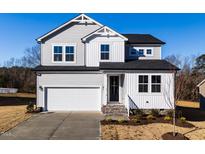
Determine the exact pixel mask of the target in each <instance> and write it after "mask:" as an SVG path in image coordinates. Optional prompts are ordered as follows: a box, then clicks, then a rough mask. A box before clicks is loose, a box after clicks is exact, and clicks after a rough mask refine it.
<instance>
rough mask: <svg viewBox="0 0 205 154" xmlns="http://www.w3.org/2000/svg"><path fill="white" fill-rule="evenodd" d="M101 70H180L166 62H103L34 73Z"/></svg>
mask: <svg viewBox="0 0 205 154" xmlns="http://www.w3.org/2000/svg"><path fill="white" fill-rule="evenodd" d="M99 70H179V68H178V67H176V66H174V65H172V64H171V63H169V62H167V61H166V60H134V61H129V62H125V63H123V62H102V63H100V66H99V67H85V66H37V67H36V68H35V69H34V71H99Z"/></svg>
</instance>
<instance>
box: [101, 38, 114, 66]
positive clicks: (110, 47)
mask: <svg viewBox="0 0 205 154" xmlns="http://www.w3.org/2000/svg"><path fill="white" fill-rule="evenodd" d="M101 45H109V59H101ZM111 50H112V46H111V43H110V42H102V43H100V44H99V59H100V62H109V61H111Z"/></svg>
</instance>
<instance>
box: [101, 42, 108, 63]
mask: <svg viewBox="0 0 205 154" xmlns="http://www.w3.org/2000/svg"><path fill="white" fill-rule="evenodd" d="M100 51H101V60H108V59H109V51H110V45H109V44H101V46H100Z"/></svg>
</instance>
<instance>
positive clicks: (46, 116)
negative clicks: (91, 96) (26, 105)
mask: <svg viewBox="0 0 205 154" xmlns="http://www.w3.org/2000/svg"><path fill="white" fill-rule="evenodd" d="M101 119H103V115H102V114H101V113H100V112H64V113H49V112H47V113H39V114H36V115H33V116H32V117H31V118H30V119H28V120H27V121H24V122H23V123H21V124H19V125H18V126H16V127H14V128H13V129H11V130H9V131H7V132H6V133H4V134H2V135H1V136H0V140H4V139H5V140H6V139H7V140H15V139H17V140H98V139H100V120H101Z"/></svg>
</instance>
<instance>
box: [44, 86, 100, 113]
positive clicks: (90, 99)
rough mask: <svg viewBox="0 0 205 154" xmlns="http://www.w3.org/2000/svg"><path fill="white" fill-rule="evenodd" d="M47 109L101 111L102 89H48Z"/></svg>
mask: <svg viewBox="0 0 205 154" xmlns="http://www.w3.org/2000/svg"><path fill="white" fill-rule="evenodd" d="M47 92H48V93H47V109H48V110H55V111H60V110H61V111H100V88H48V91H47Z"/></svg>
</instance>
